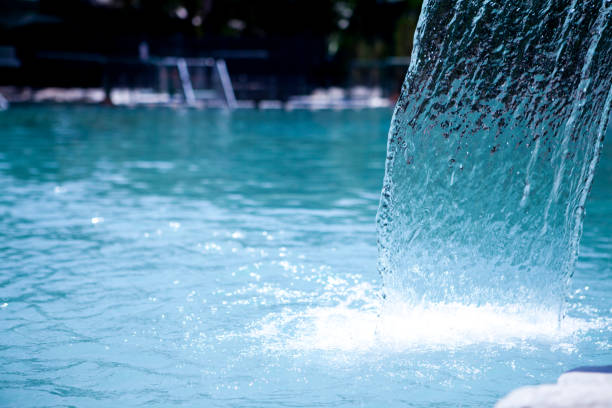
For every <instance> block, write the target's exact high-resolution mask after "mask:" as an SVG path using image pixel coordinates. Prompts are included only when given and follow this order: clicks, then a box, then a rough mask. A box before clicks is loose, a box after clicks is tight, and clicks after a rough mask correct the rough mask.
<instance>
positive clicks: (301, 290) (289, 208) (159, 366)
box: [0, 107, 612, 407]
mask: <svg viewBox="0 0 612 408" xmlns="http://www.w3.org/2000/svg"><path fill="white" fill-rule="evenodd" d="M390 118H391V112H390V111H387V110H379V111H361V112H318V113H312V112H256V111H245V112H235V113H232V114H228V113H223V112H195V111H171V110H112V109H103V108H64V107H52V108H49V107H47V108H14V109H11V110H9V111H6V112H3V113H0V190H1V191H2V193H1V195H0V259H1V262H0V274H1V275H0V367H2V368H1V371H0V405H2V406H9V407H45V406H79V407H84V406H87V407H96V406H100V407H108V406H128V407H129V406H164V407H166V406H211V407H215V406H217V407H232V406H235V407H245V406H253V407H264V406H270V407H272V406H285V407H287V406H291V407H301V406H304V407H312V406H326V407H338V406H347V407H355V406H364V407H383V406H384V407H392V406H437V407H444V406H449V407H451V406H453V407H454V406H474V407H481V406H487V405H492V404H493V402H494V401H495V400H496V399H498V398H499V397H500V396H502V395H504V394H505V393H506V392H508V391H509V390H511V389H513V388H515V387H517V386H520V385H524V384H534V383H541V382H546V381H553V380H554V379H555V378H556V377H557V376H558V375H559V374H560V373H562V372H563V371H564V370H566V369H569V368H572V367H574V366H577V365H585V364H606V363H607V364H610V361H611V356H612V345H611V344H612V148H609V147H605V148H604V151H603V154H602V159H601V163H600V167H599V169H598V172H597V175H596V177H595V181H594V185H593V191H592V194H591V196H590V199H589V201H588V202H587V208H586V209H587V215H586V219H585V226H584V235H583V240H582V246H581V256H580V258H579V261H578V265H577V271H576V273H575V276H574V279H573V281H572V298H571V299H569V307H568V309H569V315H568V317H567V318H566V319H565V320H564V321H563V323H562V325H561V326H560V327H559V326H558V325H557V321H556V316H555V315H554V313H549V312H547V311H546V310H538V309H537V308H536V309H533V310H517V309H516V308H515V307H513V306H511V305H508V306H507V307H504V306H503V305H502V306H499V305H496V306H491V305H489V306H487V305H484V306H481V307H475V306H466V305H461V304H453V303H451V304H444V305H435V304H432V305H430V306H427V307H423V308H420V309H415V308H414V307H408V306H407V305H404V304H402V303H401V302H395V303H393V304H391V303H386V304H382V303H381V299H380V295H379V294H380V290H381V281H380V278H379V276H378V272H377V267H376V256H377V252H376V231H375V222H374V218H375V214H376V210H377V206H378V201H379V195H380V188H381V185H382V178H383V173H384V163H385V147H386V136H387V130H388V127H389V122H390ZM611 136H612V135H610V133H609V134H608V138H610V137H611Z"/></svg>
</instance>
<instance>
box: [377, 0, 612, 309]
mask: <svg viewBox="0 0 612 408" xmlns="http://www.w3.org/2000/svg"><path fill="white" fill-rule="evenodd" d="M611 83H612V1H610V0H573V1H569V0H548V1H544V0H542V1H539V0H531V1H526V0H516V1H506V0H478V1H476V0H452V1H451V0H426V1H425V2H424V4H423V9H422V12H421V17H420V19H419V23H418V25H417V29H416V33H415V41H414V48H413V53H412V58H411V63H410V67H409V69H408V73H407V75H406V79H405V81H404V85H403V87H402V93H401V96H400V99H399V101H398V103H397V106H396V108H395V112H394V115H393V119H392V123H391V128H390V131H389V137H388V145H387V158H386V165H385V177H384V183H383V189H382V194H381V200H380V206H379V210H378V214H377V228H378V246H379V270H380V273H381V275H382V279H383V284H384V295H385V297H386V298H387V299H391V298H394V299H400V300H402V301H404V302H408V303H411V304H430V303H440V302H442V303H453V302H459V303H462V304H470V305H484V304H493V305H496V304H497V305H500V304H501V305H508V304H515V305H524V306H529V307H534V306H536V307H547V308H561V307H562V305H563V300H564V297H565V295H566V293H567V288H568V284H569V280H570V278H571V276H572V273H573V270H574V265H575V261H576V257H577V250H578V244H579V240H580V235H581V229H582V220H583V217H584V214H585V201H586V197H587V195H588V192H589V189H590V187H591V183H592V180H593V175H594V172H595V167H596V164H597V161H598V158H599V153H600V149H601V145H602V142H603V137H604V134H605V129H606V124H607V120H608V117H609V114H610V106H611V103H612V87H611ZM559 310H561V309H559Z"/></svg>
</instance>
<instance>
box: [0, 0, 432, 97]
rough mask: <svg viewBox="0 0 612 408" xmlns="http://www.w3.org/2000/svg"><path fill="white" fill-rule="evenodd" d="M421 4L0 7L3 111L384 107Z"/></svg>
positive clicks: (332, 1) (46, 0) (342, 0)
mask: <svg viewBox="0 0 612 408" xmlns="http://www.w3.org/2000/svg"><path fill="white" fill-rule="evenodd" d="M420 7H421V1H420V0H395V1H392V0H249V1H246V0H223V1H221V0H146V1H145V0H62V1H57V0H0V94H2V95H4V98H5V99H6V100H8V102H10V103H20V102H28V103H31V102H79V103H105V104H114V105H121V104H127V105H139V104H144V105H160V104H161V105H164V104H169V105H184V104H187V105H191V106H194V107H223V106H225V107H230V108H240V107H259V108H283V107H284V108H301V107H305V108H317V107H320V108H326V107H332V108H336V107H339V108H343V107H349V108H351V107H382V106H390V105H392V104H393V103H394V102H395V100H396V98H397V96H398V94H399V90H400V87H401V83H402V81H403V77H404V75H405V72H406V68H407V66H408V62H409V57H410V50H411V48H412V37H413V33H414V30H415V27H416V23H417V20H418V15H419V11H420Z"/></svg>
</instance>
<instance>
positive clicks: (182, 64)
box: [176, 58, 238, 109]
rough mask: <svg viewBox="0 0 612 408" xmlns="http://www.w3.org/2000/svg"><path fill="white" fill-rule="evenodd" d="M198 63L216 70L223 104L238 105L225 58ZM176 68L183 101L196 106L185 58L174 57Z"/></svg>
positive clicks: (232, 106)
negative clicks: (183, 97)
mask: <svg viewBox="0 0 612 408" xmlns="http://www.w3.org/2000/svg"><path fill="white" fill-rule="evenodd" d="M197 63H198V65H202V64H204V65H206V66H211V67H213V68H214V69H215V70H216V74H217V76H218V77H219V81H220V82H221V88H222V90H223V97H224V100H225V104H226V106H227V107H228V108H229V109H236V108H237V107H238V103H237V101H236V95H235V93H234V87H233V86H232V80H231V78H230V76H229V72H228V70H227V65H226V64H225V60H223V59H218V60H211V59H206V60H198V61H197ZM176 69H177V71H178V73H179V78H180V80H181V86H182V88H183V95H184V96H185V103H186V104H187V105H188V106H196V105H197V102H196V94H195V91H194V89H193V85H192V83H191V76H190V75H189V67H188V64H187V60H186V59H185V58H177V59H176Z"/></svg>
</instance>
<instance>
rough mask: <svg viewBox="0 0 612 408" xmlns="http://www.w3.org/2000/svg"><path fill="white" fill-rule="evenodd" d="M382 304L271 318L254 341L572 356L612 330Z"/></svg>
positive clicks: (532, 314)
mask: <svg viewBox="0 0 612 408" xmlns="http://www.w3.org/2000/svg"><path fill="white" fill-rule="evenodd" d="M377 302H378V301H376V300H372V299H370V302H368V303H366V304H365V305H364V306H362V307H352V306H350V305H347V304H339V305H337V306H333V307H313V308H309V309H307V310H305V311H302V312H294V311H290V310H287V311H285V312H282V313H275V314H271V315H268V316H267V317H266V318H265V319H264V320H263V321H261V322H259V323H258V324H257V325H255V328H254V329H253V330H252V332H251V333H250V335H251V336H255V337H257V338H258V339H259V340H261V341H262V344H264V347H266V348H269V349H274V350H300V351H306V350H327V351H334V350H337V351H363V352H368V351H375V352H381V351H391V352H397V351H411V352H419V351H432V350H453V349H458V348H461V347H466V346H470V345H476V344H484V343H488V344H496V345H500V346H502V347H505V348H514V347H527V348H529V347H532V345H534V344H538V343H541V342H544V343H550V346H551V347H555V348H558V347H561V348H568V347H569V348H568V350H569V351H571V349H572V347H571V345H572V344H573V343H574V342H575V340H576V339H575V336H576V335H578V334H580V333H584V332H586V331H588V330H591V329H595V328H601V327H606V326H609V322H603V321H601V320H599V321H587V320H583V319H578V318H573V317H569V318H566V319H564V320H563V321H562V323H561V324H559V321H558V317H557V313H556V311H553V310H546V309H537V308H525V307H524V306H517V305H506V306H495V305H483V306H475V305H464V304H458V303H447V304H428V305H408V304H404V303H397V302H396V303H389V302H385V303H384V304H382V303H380V302H378V304H376V303H377ZM564 345H566V346H567V347H565V346H564Z"/></svg>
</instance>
